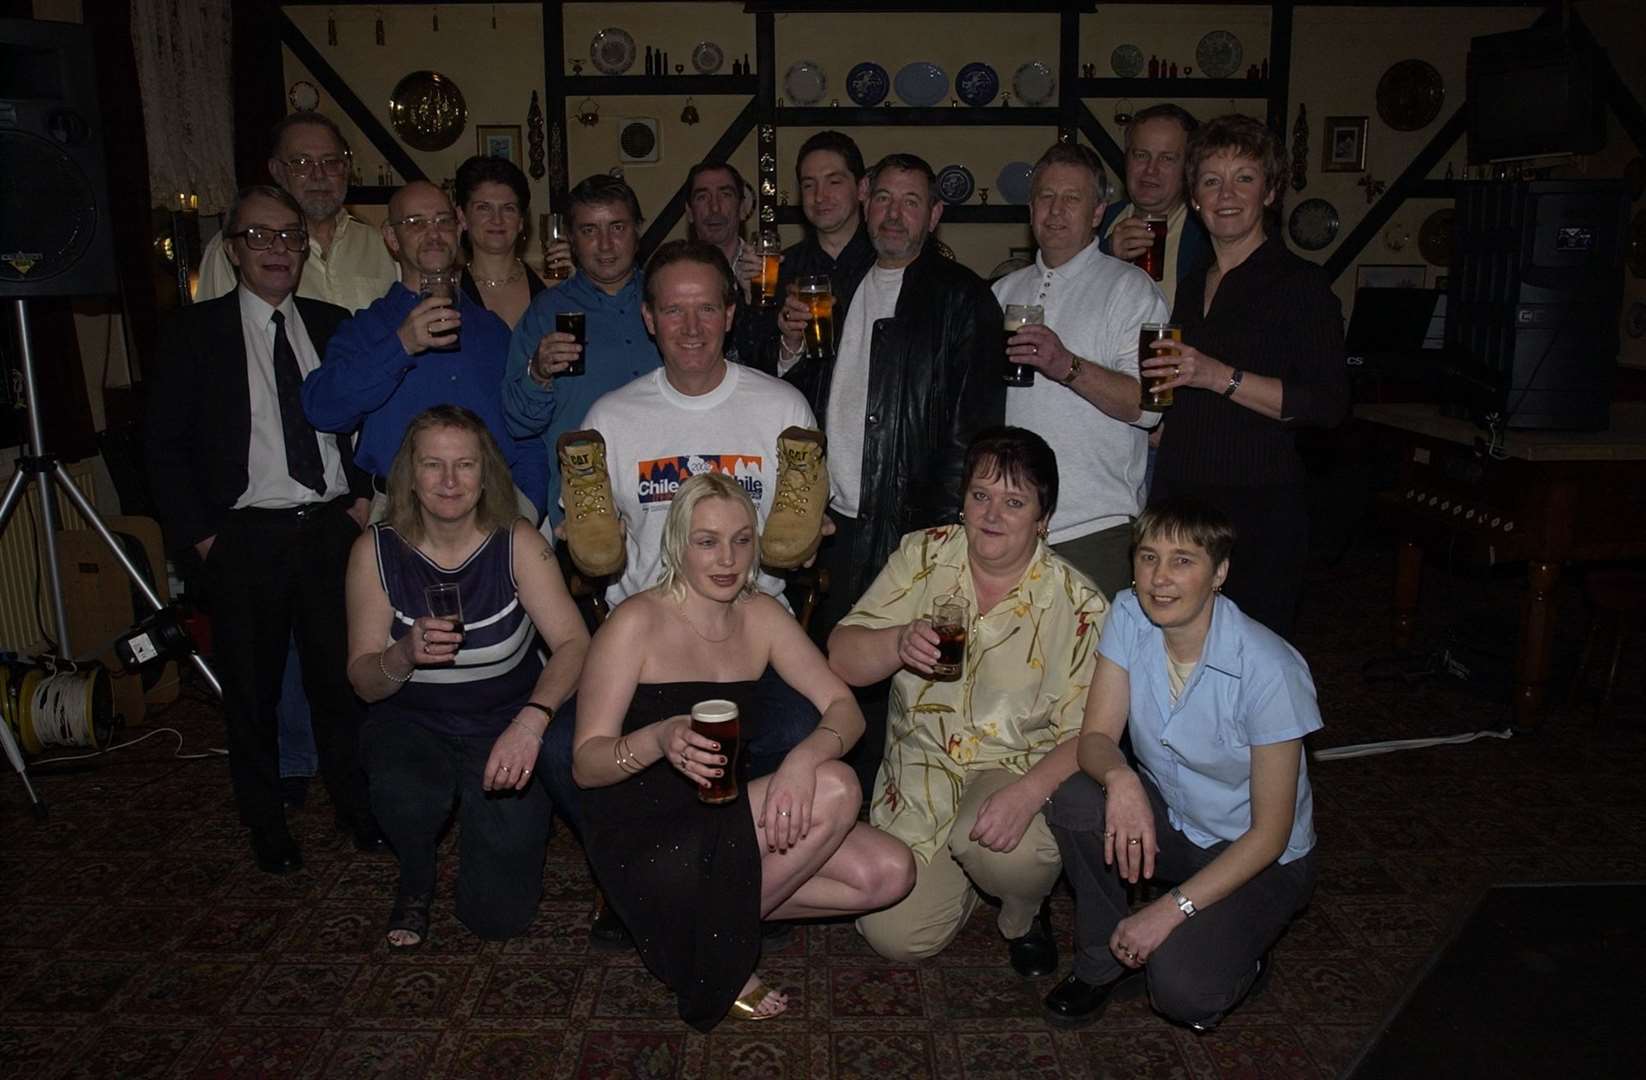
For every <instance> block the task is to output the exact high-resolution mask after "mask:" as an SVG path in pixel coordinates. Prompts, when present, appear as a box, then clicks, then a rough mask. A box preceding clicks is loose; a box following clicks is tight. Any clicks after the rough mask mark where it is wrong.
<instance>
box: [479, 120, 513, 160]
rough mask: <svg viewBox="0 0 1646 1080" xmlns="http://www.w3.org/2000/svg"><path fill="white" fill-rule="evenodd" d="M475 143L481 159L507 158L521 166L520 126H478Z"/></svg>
mask: <svg viewBox="0 0 1646 1080" xmlns="http://www.w3.org/2000/svg"><path fill="white" fill-rule="evenodd" d="M474 141H475V144H476V145H475V148H474V152H475V153H477V154H479V155H480V156H481V157H500V158H507V159H508V160H510V161H512V162H514V163H515V164H516V165H519V164H520V125H519V124H476V125H474Z"/></svg>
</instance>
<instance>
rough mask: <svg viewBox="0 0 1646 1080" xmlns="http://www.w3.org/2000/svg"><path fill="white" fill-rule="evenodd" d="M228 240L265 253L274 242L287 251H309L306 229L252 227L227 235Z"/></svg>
mask: <svg viewBox="0 0 1646 1080" xmlns="http://www.w3.org/2000/svg"><path fill="white" fill-rule="evenodd" d="M228 237H229V239H230V240H244V241H245V242H246V246H247V247H249V248H251V249H252V250H253V251H267V250H268V249H269V248H271V247H273V246H274V242H275V241H276V240H279V241H280V245H281V246H282V247H284V248H285V249H286V250H287V251H292V252H297V251H307V250H309V233H308V230H307V229H265V228H262V227H260V226H257V225H253V226H252V227H251V228H249V229H241V230H240V231H239V232H231V233H229V234H228Z"/></svg>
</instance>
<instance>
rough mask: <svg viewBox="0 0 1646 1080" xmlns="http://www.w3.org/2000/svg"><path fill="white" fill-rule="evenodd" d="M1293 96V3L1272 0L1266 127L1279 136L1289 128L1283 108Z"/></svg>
mask: <svg viewBox="0 0 1646 1080" xmlns="http://www.w3.org/2000/svg"><path fill="white" fill-rule="evenodd" d="M1291 97H1292V3H1291V0H1275V5H1274V7H1272V8H1271V9H1270V10H1269V130H1270V131H1273V132H1275V133H1276V134H1277V135H1279V136H1280V137H1281V138H1282V139H1284V138H1286V132H1287V131H1288V130H1289V128H1288V127H1287V124H1286V110H1287V108H1288V107H1289V106H1290V104H1291Z"/></svg>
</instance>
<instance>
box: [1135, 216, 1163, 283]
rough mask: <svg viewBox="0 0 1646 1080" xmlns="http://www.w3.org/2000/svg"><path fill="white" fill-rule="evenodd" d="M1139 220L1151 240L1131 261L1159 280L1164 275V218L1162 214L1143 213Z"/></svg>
mask: <svg viewBox="0 0 1646 1080" xmlns="http://www.w3.org/2000/svg"><path fill="white" fill-rule="evenodd" d="M1139 220H1141V221H1142V222H1143V225H1144V227H1145V228H1147V229H1148V230H1149V235H1150V236H1151V237H1152V238H1153V242H1152V243H1150V244H1149V246H1148V247H1147V248H1145V249H1144V251H1143V254H1141V255H1139V256H1138V257H1137V258H1135V259H1133V260H1132V261H1133V262H1134V263H1136V264H1137V265H1138V266H1140V267H1142V268H1143V269H1144V270H1146V271H1147V272H1148V274H1149V276H1150V277H1152V278H1154V279H1155V280H1156V281H1159V280H1161V279H1162V278H1164V277H1165V276H1166V218H1165V215H1163V214H1144V215H1143V216H1142V218H1140V219H1139Z"/></svg>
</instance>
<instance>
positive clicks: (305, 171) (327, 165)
mask: <svg viewBox="0 0 1646 1080" xmlns="http://www.w3.org/2000/svg"><path fill="white" fill-rule="evenodd" d="M353 159H354V155H353V154H350V153H348V152H347V151H345V152H344V153H343V155H342V156H341V157H323V158H315V157H309V156H308V155H307V154H303V155H301V156H299V157H294V158H287V159H286V168H288V169H290V170H291V171H292V173H293V174H294V175H296V176H309V175H312V174H313V173H314V172H315V170H317V169H318V170H320V171H322V172H324V173H325V174H326V175H327V176H343V175H345V174H347V173H348V171H349V163H350V162H351V161H352V160H353Z"/></svg>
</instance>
